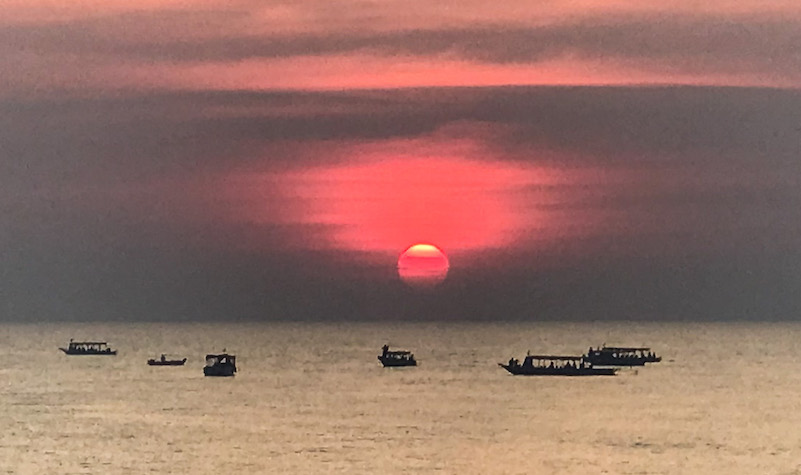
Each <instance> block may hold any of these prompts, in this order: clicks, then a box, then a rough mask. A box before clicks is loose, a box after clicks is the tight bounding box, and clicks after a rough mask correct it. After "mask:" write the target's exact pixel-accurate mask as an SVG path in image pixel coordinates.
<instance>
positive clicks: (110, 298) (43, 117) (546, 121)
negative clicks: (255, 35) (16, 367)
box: [0, 87, 801, 320]
mask: <svg viewBox="0 0 801 475" xmlns="http://www.w3.org/2000/svg"><path fill="white" fill-rule="evenodd" d="M287 111H290V112H287ZM472 130H482V131H484V132H485V135H482V136H481V137H480V139H481V140H484V141H486V144H487V147H488V149H489V150H492V151H493V152H494V153H495V156H494V157H492V158H493V159H502V160H508V161H511V162H514V161H521V162H525V163H535V164H543V165H548V166H550V167H554V168H556V169H562V170H565V173H567V174H569V173H570V171H571V170H576V169H584V168H590V169H598V170H616V171H619V172H621V173H623V175H621V176H628V175H626V173H631V175H630V176H632V177H633V180H641V182H640V183H638V182H634V183H623V184H615V183H608V184H604V183H602V181H603V180H601V181H600V182H599V183H592V182H579V183H574V184H565V185H558V186H557V185H554V186H555V187H556V190H555V191H557V192H560V193H562V194H563V195H564V196H565V197H566V198H565V199H563V200H562V201H560V202H557V203H554V204H550V205H548V204H540V203H531V204H530V206H532V207H537V206H542V207H544V208H547V207H548V206H551V208H552V209H549V211H555V212H557V211H558V212H561V213H565V214H566V215H573V214H581V213H586V214H587V215H588V216H591V215H594V214H596V213H604V216H608V217H609V218H608V219H610V220H614V219H619V220H620V221H619V226H617V227H614V226H613V227H610V228H609V229H616V230H617V231H616V232H607V233H605V234H600V235H593V236H590V237H581V236H572V235H571V234H570V231H569V230H566V231H565V233H564V236H563V239H561V240H560V241H557V242H550V243H548V244H547V246H545V247H543V248H541V249H528V250H512V249H510V250H507V251H505V252H502V251H500V250H494V251H488V252H487V254H486V256H484V259H486V263H487V265H486V266H484V267H481V268H475V267H474V268H470V269H465V268H460V267H459V266H458V265H455V266H454V269H453V271H452V275H451V277H450V278H449V279H448V280H447V281H446V283H445V284H444V286H443V287H442V288H441V289H438V290H437V291H436V292H432V293H422V294H421V293H415V291H413V290H411V289H408V288H406V287H405V286H403V285H402V284H401V283H399V282H397V281H396V280H394V278H393V272H394V269H393V264H390V265H389V266H388V267H380V266H375V265H373V264H370V265H362V264H359V263H358V261H357V260H355V259H354V258H353V256H351V255H348V254H347V253H332V252H329V251H326V250H313V249H304V248H303V247H302V246H300V247H296V248H292V247H288V246H286V245H285V242H286V241H287V240H289V239H290V238H291V236H297V235H302V234H303V233H313V232H314V230H312V229H304V230H301V231H300V232H299V231H298V230H297V229H288V228H287V226H288V225H286V224H281V223H260V224H258V225H257V224H254V223H250V224H248V223H238V224H234V223H232V222H229V221H226V219H227V216H225V214H224V212H223V211H224V207H221V205H220V203H219V202H218V201H219V199H220V198H219V197H218V196H215V195H214V194H213V193H212V192H211V191H210V190H209V189H208V188H207V187H206V186H207V185H208V184H210V183H215V182H216V180H217V179H218V178H219V177H220V176H224V175H225V174H226V173H228V172H230V171H234V170H256V171H258V170H275V169H279V170H280V169H288V168H292V169H302V168H303V167H305V166H308V165H322V164H331V163H332V160H341V159H342V157H341V156H340V155H336V154H331V155H329V154H326V153H324V152H323V153H321V152H320V151H321V150H323V151H325V150H334V149H336V148H337V147H340V146H342V144H359V143H373V144H376V143H378V144H380V143H383V141H384V140H388V139H399V138H400V139H414V138H420V137H427V136H430V135H432V134H434V135H436V134H445V135H446V136H449V137H454V138H457V137H458V135H459V134H460V133H461V132H460V131H472ZM310 151H313V152H314V153H311V152H310ZM799 156H801V94H799V93H798V92H795V91H783V90H774V89H745V88H692V87H676V88H669V87H653V88H525V87H520V88H486V89H480V88H465V89H437V90H406V91H354V92H348V93H289V92H286V93H280V92H272V93H265V94H259V93H198V94H190V93H181V94H162V95H148V96H144V97H140V96H127V97H119V98H107V99H72V100H58V101H53V100H49V101H40V102H36V101H27V102H26V101H20V100H17V101H9V100H7V101H5V102H3V103H1V104H0V196H2V202H1V204H0V246H2V254H0V269H2V271H0V289H2V293H3V294H2V300H3V306H2V307H0V316H1V318H2V319H15V320H38V319H52V318H55V319H61V318H64V319H103V318H118V319H157V320H160V319H164V320H167V319H195V318H217V317H221V316H222V317H224V318H232V319H235V318H253V319H277V318H285V319H328V318H331V319H334V318H341V319H345V318H362V319H372V318H376V319H380V318H401V317H403V318H409V317H414V318H424V319H429V318H445V319H459V318H479V319H505V318H509V319H518V318H590V319H594V318H598V319H603V318H653V319H661V318H687V319H702V318H714V319H726V318H752V319H762V318H794V316H795V315H797V314H798V310H801V303H800V301H799V299H798V297H797V294H798V292H797V290H798V288H799V287H798V286H799V284H801V273H800V272H799V269H801V267H799V264H801V247H799V245H798V243H799V242H801V240H799V238H801V219H800V218H799V217H798V213H797V210H798V209H799V206H801V193H800V192H799V191H798V190H799V189H801V188H799V186H798V185H799V181H800V180H799V178H801V170H799V166H798V158H799ZM334 157H336V158H334ZM571 197H572V198H571ZM667 221H669V224H670V225H665V224H664V222H667ZM253 243H256V244H258V243H261V244H262V246H261V247H259V246H258V245H251V244H253ZM457 262H458V261H457ZM482 269H483V270H482Z"/></svg>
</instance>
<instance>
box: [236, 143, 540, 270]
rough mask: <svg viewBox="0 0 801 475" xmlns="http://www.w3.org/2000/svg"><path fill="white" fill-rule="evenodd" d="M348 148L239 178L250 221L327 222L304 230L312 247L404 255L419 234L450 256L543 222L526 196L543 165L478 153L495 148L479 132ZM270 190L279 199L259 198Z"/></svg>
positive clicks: (508, 239)
mask: <svg viewBox="0 0 801 475" xmlns="http://www.w3.org/2000/svg"><path fill="white" fill-rule="evenodd" d="M343 153H344V154H345V155H347V156H350V157H352V159H351V160H350V161H347V160H343V161H340V160H337V161H335V163H334V164H332V165H321V166H314V167H310V168H304V169H302V170H291V171H287V172H280V173H271V174H266V175H265V174H258V173H255V174H253V175H250V177H249V178H248V179H246V180H245V181H243V180H242V179H239V180H235V182H236V185H235V186H236V187H239V188H240V189H249V190H251V191H250V192H251V193H253V197H251V198H249V199H248V202H250V203H252V209H249V210H246V213H247V214H249V215H250V216H249V217H248V218H246V219H248V220H251V221H256V222H258V221H263V222H267V221H272V222H283V223H285V224H293V225H300V227H301V228H305V229H307V230H317V231H319V230H320V229H322V231H319V232H317V233H311V234H308V233H307V234H305V235H304V238H305V240H306V245H307V246H309V247H314V248H323V249H325V248H328V249H342V250H347V251H357V252H366V253H382V254H389V255H394V256H397V255H398V254H399V253H400V252H401V251H403V250H404V249H406V248H408V247H409V246H410V245H412V244H415V243H419V242H430V243H436V244H437V245H438V246H439V247H440V248H442V250H443V251H445V252H446V253H448V254H451V253H453V252H456V253H457V254H458V253H460V252H468V251H477V250H483V249H489V248H500V247H503V246H507V245H509V244H511V243H513V242H514V241H515V240H516V239H517V238H518V237H519V236H520V235H521V233H523V232H524V230H526V229H529V228H531V226H533V225H534V224H536V223H537V220H538V217H537V213H536V211H533V210H532V209H531V208H530V207H529V208H526V206H525V204H524V203H523V202H522V201H521V200H522V198H523V196H524V194H523V193H522V190H523V189H525V188H526V187H527V186H530V185H532V184H537V183H541V182H542V180H543V178H544V177H543V174H542V173H541V172H540V170H538V169H537V168H535V167H532V166H523V165H520V164H518V163H515V162H502V161H492V160H488V159H486V158H484V159H481V158H478V157H479V156H481V155H482V154H486V153H487V151H485V150H482V149H481V147H479V146H477V145H476V144H475V143H473V142H472V141H470V140H465V139H461V140H453V141H451V142H449V143H447V144H446V143H438V142H437V141H436V140H434V141H429V139H425V140H393V141H384V142H379V143H376V144H372V145H358V146H350V147H346V148H345V150H338V151H336V150H332V151H331V152H330V154H331V155H332V156H338V155H340V154H343ZM232 183H233V182H232ZM243 184H244V186H243ZM266 189H271V190H272V191H271V192H270V194H271V197H270V198H267V197H263V198H262V199H261V201H262V203H261V204H259V203H258V202H259V200H260V199H259V198H258V196H259V193H264V192H265V191H264V190H266ZM259 190H261V191H259ZM529 199H530V196H529ZM310 236H311V237H310ZM309 241H311V242H309Z"/></svg>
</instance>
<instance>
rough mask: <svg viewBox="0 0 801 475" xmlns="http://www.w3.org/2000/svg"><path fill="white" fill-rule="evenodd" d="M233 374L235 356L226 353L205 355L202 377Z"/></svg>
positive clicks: (234, 370)
mask: <svg viewBox="0 0 801 475" xmlns="http://www.w3.org/2000/svg"><path fill="white" fill-rule="evenodd" d="M224 351H225V350H223V352H224ZM234 373H236V356H234V355H229V354H228V353H221V354H219V355H206V366H205V367H204V368H203V374H204V375H206V376H233V375H234Z"/></svg>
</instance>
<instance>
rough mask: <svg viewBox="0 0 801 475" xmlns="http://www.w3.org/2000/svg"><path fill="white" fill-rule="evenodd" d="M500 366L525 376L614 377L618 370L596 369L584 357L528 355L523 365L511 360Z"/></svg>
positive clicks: (514, 373) (499, 364)
mask: <svg viewBox="0 0 801 475" xmlns="http://www.w3.org/2000/svg"><path fill="white" fill-rule="evenodd" d="M498 366H500V367H501V368H503V369H505V370H506V371H508V372H510V373H512V374H513V375H515V376H517V375H523V376H614V375H615V373H616V372H617V368H594V367H593V366H592V364H590V363H587V362H586V361H585V360H584V357H582V356H559V355H526V358H525V359H524V360H523V364H520V361H518V360H517V359H515V358H511V359H510V360H509V362H508V363H507V364H504V363H498Z"/></svg>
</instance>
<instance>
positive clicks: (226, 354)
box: [206, 353, 236, 360]
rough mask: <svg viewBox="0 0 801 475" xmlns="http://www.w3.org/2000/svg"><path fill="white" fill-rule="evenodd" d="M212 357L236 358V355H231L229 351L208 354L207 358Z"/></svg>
mask: <svg viewBox="0 0 801 475" xmlns="http://www.w3.org/2000/svg"><path fill="white" fill-rule="evenodd" d="M210 358H217V359H222V358H236V357H235V356H234V355H229V354H228V353H220V354H219V355H212V354H208V355H206V359H207V360H208V359H210Z"/></svg>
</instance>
